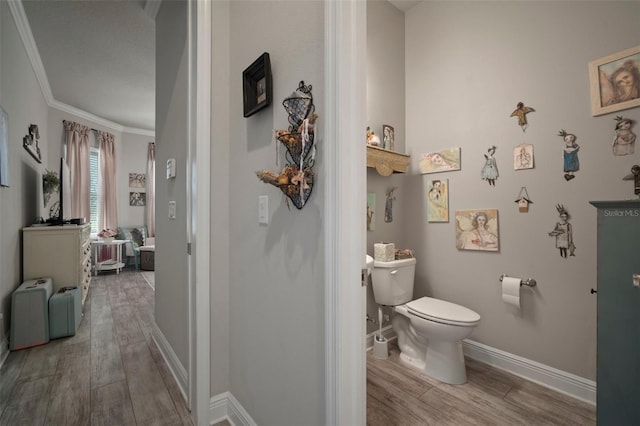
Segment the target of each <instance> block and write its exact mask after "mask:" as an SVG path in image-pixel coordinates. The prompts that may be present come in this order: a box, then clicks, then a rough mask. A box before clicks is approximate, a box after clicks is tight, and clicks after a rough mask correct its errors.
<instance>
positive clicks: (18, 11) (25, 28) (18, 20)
mask: <svg viewBox="0 0 640 426" xmlns="http://www.w3.org/2000/svg"><path fill="white" fill-rule="evenodd" d="M147 3H149V2H147ZM154 3H158V4H159V3H160V2H159V1H158V2H154ZM7 5H8V6H9V10H10V11H11V15H12V16H13V20H14V22H15V24H16V27H17V28H18V34H20V38H21V39H22V44H23V45H24V49H25V50H26V52H27V57H28V58H29V61H30V62H31V67H32V68H33V72H34V74H35V75H36V79H37V80H38V84H40V90H41V92H42V96H43V97H44V100H45V102H46V103H47V106H49V107H50V108H55V109H57V110H60V111H63V112H66V113H69V114H73V115H75V116H77V117H80V118H82V119H85V120H89V121H92V122H94V123H96V124H99V125H101V126H104V127H107V128H109V129H111V130H115V131H118V132H122V133H131V134H134V135H142V136H150V137H155V131H153V130H147V129H137V128H134V127H125V126H123V125H121V124H118V123H115V122H113V121H110V120H107V119H104V118H102V117H98V116H97V115H94V114H91V113H89V112H87V111H84V110H81V109H79V108H76V107H72V106H70V105H67V104H65V103H63V102H60V101H57V100H56V99H55V98H54V97H53V92H52V91H51V86H50V85H49V79H48V78H47V73H46V71H45V69H44V65H43V64H42V59H41V58H40V52H39V51H38V47H37V46H36V42H35V40H34V38H33V33H32V32H31V26H30V25H29V20H28V19H27V14H26V13H25V11H24V7H23V6H22V0H7ZM159 7H160V6H159V5H158V8H159ZM156 13H157V12H156Z"/></svg>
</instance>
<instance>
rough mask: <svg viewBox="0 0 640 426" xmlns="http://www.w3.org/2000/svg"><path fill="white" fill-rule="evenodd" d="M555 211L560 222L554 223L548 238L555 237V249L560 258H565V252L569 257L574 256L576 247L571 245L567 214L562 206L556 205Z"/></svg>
mask: <svg viewBox="0 0 640 426" xmlns="http://www.w3.org/2000/svg"><path fill="white" fill-rule="evenodd" d="M556 210H558V213H559V215H560V220H559V221H558V222H557V223H556V226H555V227H554V228H553V231H551V232H549V236H551V237H556V248H557V249H559V250H560V256H561V257H564V258H566V257H567V251H569V256H575V251H576V246H575V245H574V244H573V228H572V226H571V224H570V223H569V212H568V211H567V209H565V208H564V206H563V205H562V204H558V205H557V206H556Z"/></svg>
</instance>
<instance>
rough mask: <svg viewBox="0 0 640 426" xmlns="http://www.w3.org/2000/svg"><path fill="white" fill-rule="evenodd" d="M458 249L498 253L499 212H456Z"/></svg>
mask: <svg viewBox="0 0 640 426" xmlns="http://www.w3.org/2000/svg"><path fill="white" fill-rule="evenodd" d="M456 248H457V249H458V250H481V251H498V250H499V249H500V239H499V235H498V210H497V209H486V210H458V211H456Z"/></svg>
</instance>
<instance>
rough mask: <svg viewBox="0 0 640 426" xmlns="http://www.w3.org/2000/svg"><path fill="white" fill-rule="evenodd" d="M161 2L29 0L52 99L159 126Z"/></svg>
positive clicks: (133, 124) (129, 125)
mask: <svg viewBox="0 0 640 426" xmlns="http://www.w3.org/2000/svg"><path fill="white" fill-rule="evenodd" d="M159 4H160V2H159V1H157V0H156V1H153V2H151V1H149V2H145V1H133V0H129V1H113V0H112V1H99V0H98V1H60V0H55V1H54V0H48V1H47V0H45V1H41V0H28V1H24V0H23V2H22V5H23V7H24V11H25V14H26V18H27V20H28V22H29V26H30V27H31V32H32V34H33V40H34V41H35V46H36V47H37V52H38V53H39V56H40V59H41V61H42V66H43V68H44V73H45V74H46V80H47V81H48V84H49V86H50V89H51V95H52V97H53V99H54V100H55V102H53V103H54V104H55V105H56V106H60V104H62V108H61V109H65V106H69V107H71V108H70V109H69V110H70V111H73V109H78V110H80V111H83V112H85V113H88V114H89V118H91V117H90V116H95V117H96V118H99V119H103V120H102V123H101V120H98V122H99V123H101V124H105V123H106V124H109V122H111V123H113V124H116V125H117V126H120V127H123V128H126V129H123V130H127V131H129V130H136V129H139V130H146V131H151V132H153V131H154V129H155V21H154V18H155V15H156V14H157V10H158V8H159ZM83 117H85V118H87V116H86V115H83ZM104 120H107V121H106V122H104Z"/></svg>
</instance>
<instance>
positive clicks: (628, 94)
mask: <svg viewBox="0 0 640 426" xmlns="http://www.w3.org/2000/svg"><path fill="white" fill-rule="evenodd" d="M589 82H590V87H591V114H592V115H602V114H607V113H610V112H615V111H620V110H623V109H627V108H633V107H637V106H640V46H636V47H632V48H630V49H626V50H623V51H621V52H617V53H614V54H612V55H609V56H605V57H604V58H600V59H596V60H594V61H591V62H589Z"/></svg>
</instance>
